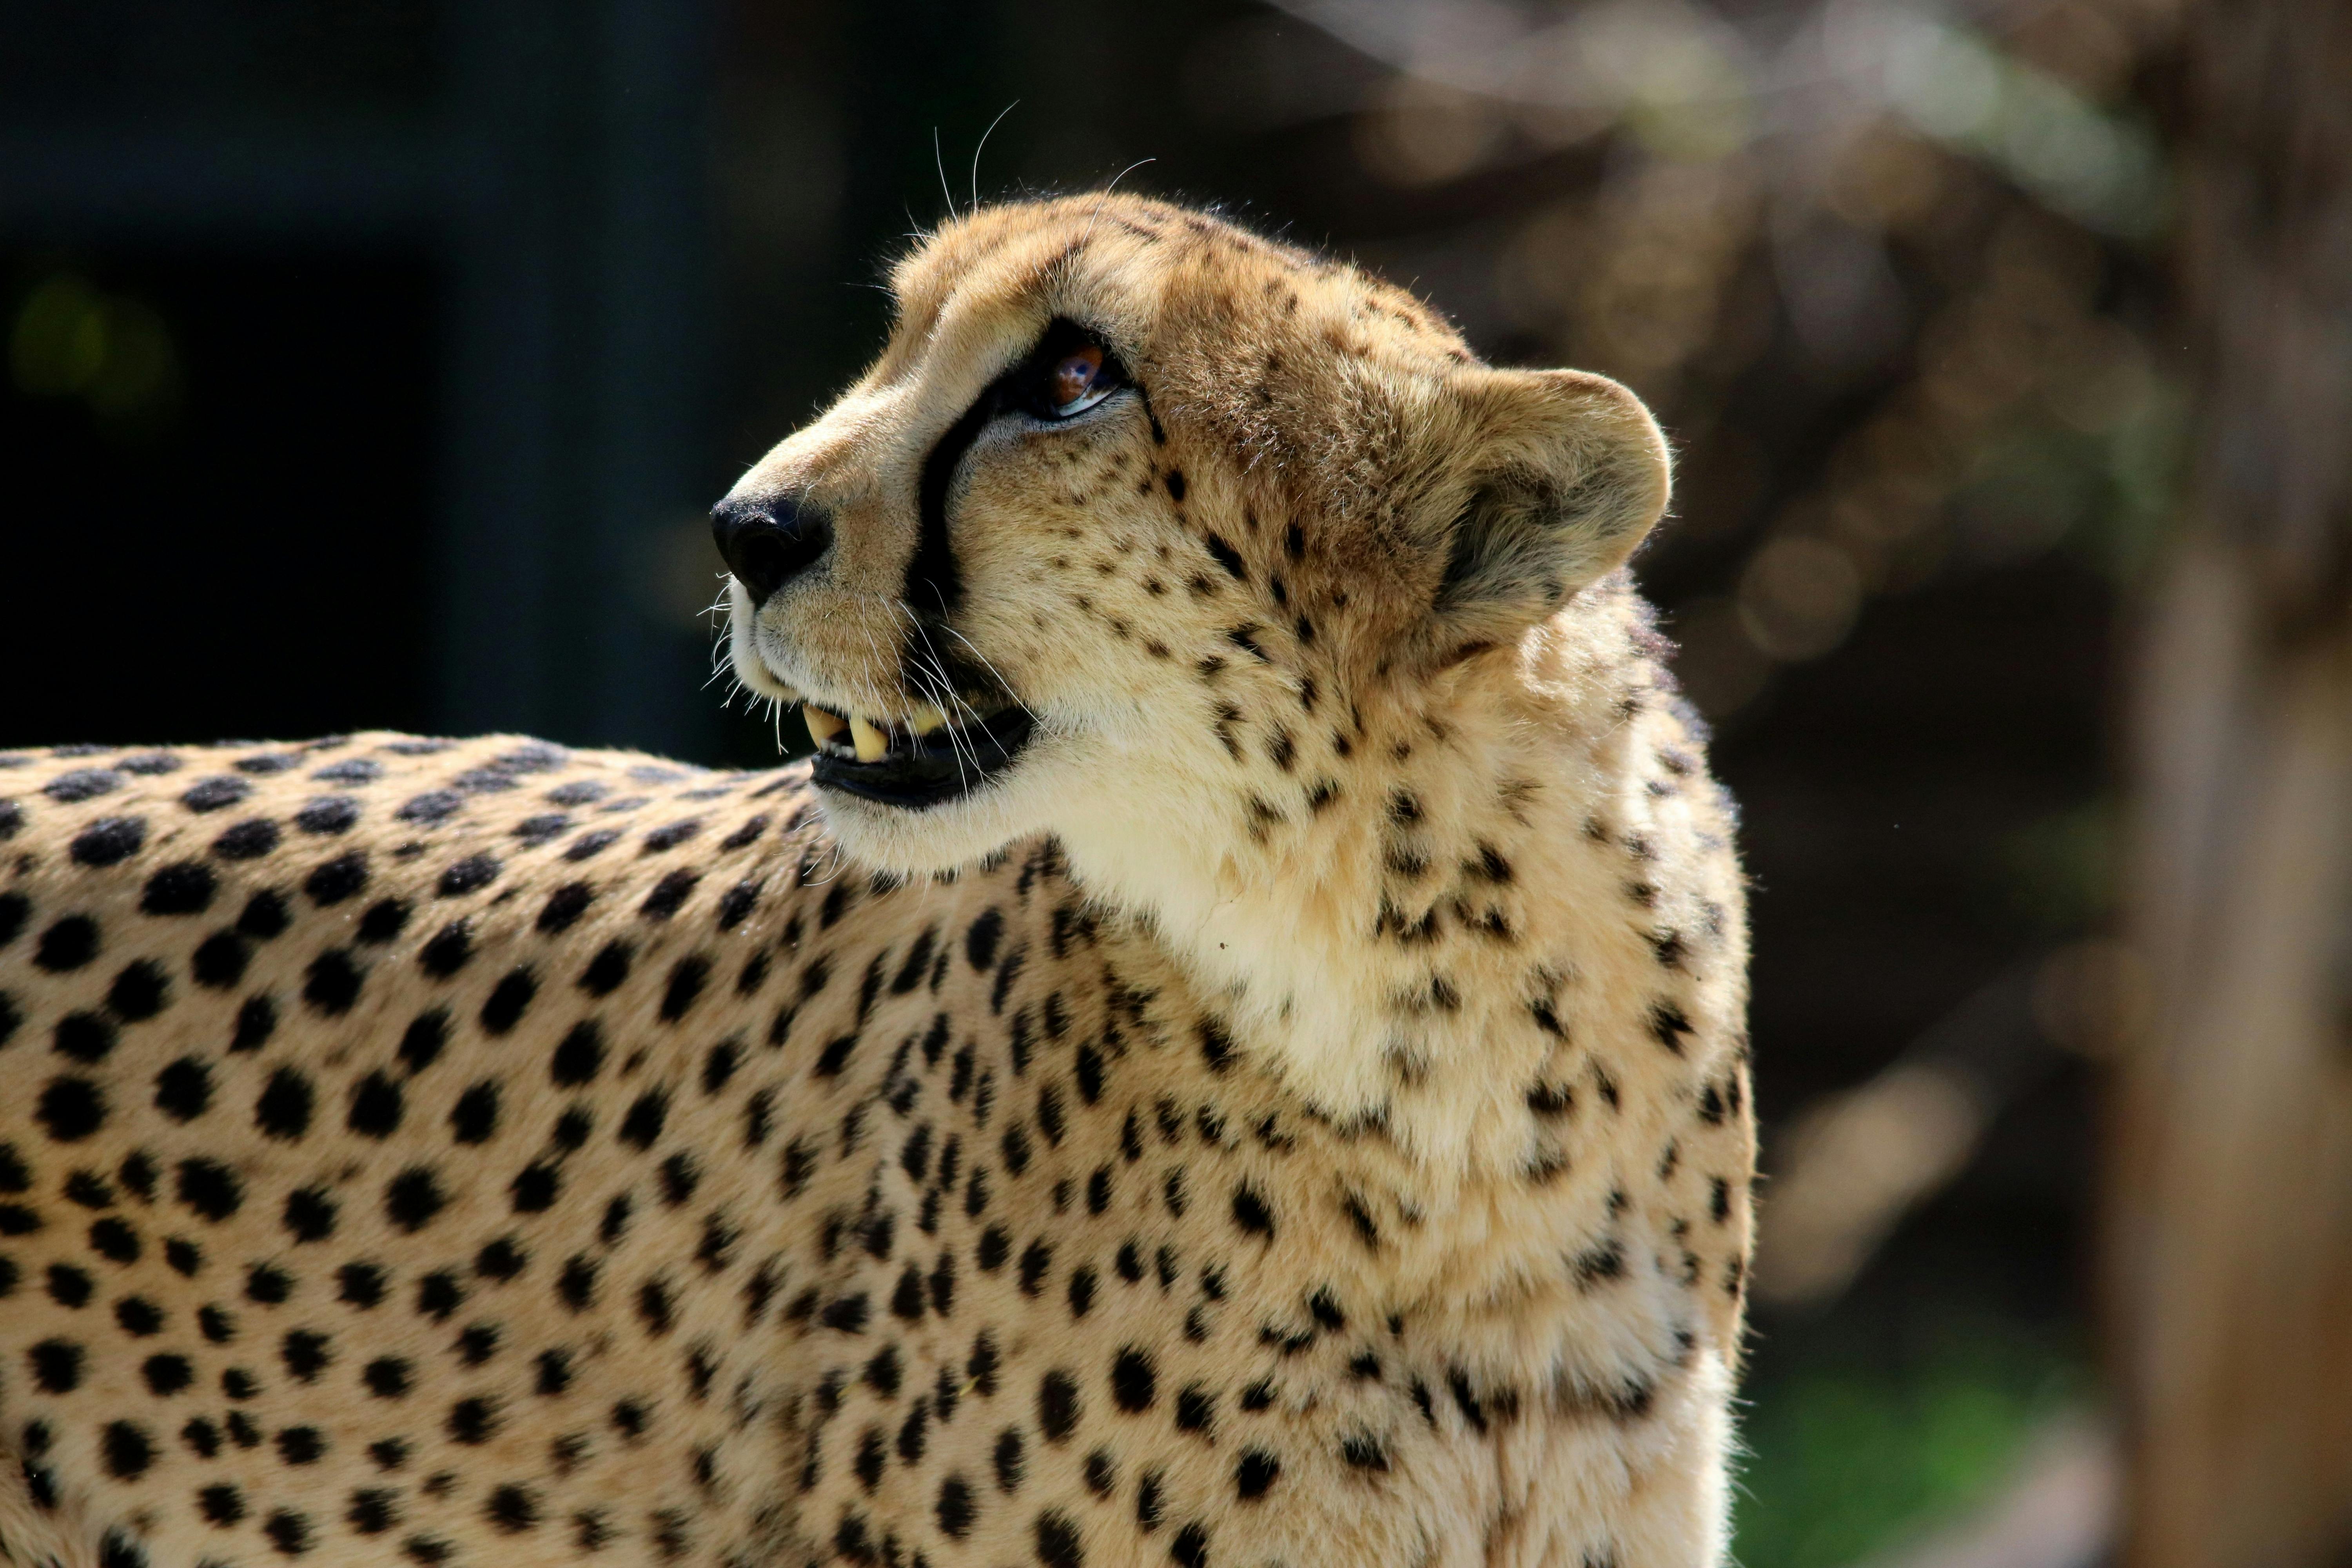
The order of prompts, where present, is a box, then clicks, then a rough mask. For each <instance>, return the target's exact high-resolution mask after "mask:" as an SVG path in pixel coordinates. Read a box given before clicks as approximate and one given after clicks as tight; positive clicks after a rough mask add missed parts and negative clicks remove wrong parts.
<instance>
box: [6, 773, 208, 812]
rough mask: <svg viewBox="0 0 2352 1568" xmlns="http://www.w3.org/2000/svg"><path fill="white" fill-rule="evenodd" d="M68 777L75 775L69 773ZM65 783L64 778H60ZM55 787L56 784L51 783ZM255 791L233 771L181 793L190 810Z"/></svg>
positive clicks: (194, 785)
mask: <svg viewBox="0 0 2352 1568" xmlns="http://www.w3.org/2000/svg"><path fill="white" fill-rule="evenodd" d="M66 776H67V777H68V778H70V777H72V776H73V775H72V774H70V773H68V775H66ZM58 782H59V783H63V782H64V781H63V780H59V781H58ZM50 787H51V788H53V789H54V788H55V787H56V785H54V784H53V785H51V786H50ZM252 793H253V785H252V784H251V783H250V782H249V781H247V780H245V779H241V778H238V777H236V775H235V774H232V773H221V774H217V775H215V776H214V777H212V778H208V779H198V780H197V781H196V782H195V783H194V784H190V785H189V786H188V787H187V789H186V790H185V791H184V792H183V793H182V794H181V795H180V804H181V805H184V806H186V807H187V808H188V809H189V810H190V811H194V812H207V811H219V810H222V809H224V808H225V807H227V806H232V805H236V803H237V802H238V801H241V800H243V799H244V798H245V797H246V796H247V795H251V794H252Z"/></svg>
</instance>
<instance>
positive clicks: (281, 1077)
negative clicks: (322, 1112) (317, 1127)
mask: <svg viewBox="0 0 2352 1568" xmlns="http://www.w3.org/2000/svg"><path fill="white" fill-rule="evenodd" d="M311 1098H312V1096H311V1089H310V1079H308V1078H305V1077H304V1076H303V1075H302V1074H301V1073H299V1072H298V1071H296V1070H295V1069H294V1068H278V1070H277V1071H276V1072H274V1073H272V1074H271V1075H270V1078H269V1082H268V1084H267V1085H266V1086H264V1087H263V1089H262V1091H261V1094H260V1097H259V1098H258V1099H257V1100H255V1101H254V1103H253V1124H254V1126H256V1127H257V1128H259V1129H260V1130H261V1131H262V1132H263V1133H265V1134H266V1135H268V1136H269V1137H271V1138H276V1139H279V1140H281V1141H283V1142H289V1143H290V1142H294V1141H295V1140H297V1139H299V1138H300V1137H301V1136H302V1135H303V1134H304V1133H305V1132H308V1131H310V1108H311Z"/></svg>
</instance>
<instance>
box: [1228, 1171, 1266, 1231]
mask: <svg viewBox="0 0 2352 1568" xmlns="http://www.w3.org/2000/svg"><path fill="white" fill-rule="evenodd" d="M1234 1224H1235V1225H1237V1226H1240V1227H1241V1228H1242V1229H1243V1230H1244V1232H1245V1233H1247V1234H1249V1235H1251V1236H1262V1237H1266V1238H1268V1239H1269V1240H1270V1239H1272V1238H1273V1236H1274V1211H1273V1210H1272V1209H1271V1208H1269V1207H1267V1206H1266V1201H1265V1194H1261V1193H1260V1192H1259V1191H1258V1190H1257V1189H1256V1188H1255V1187H1254V1186H1251V1185H1249V1184H1247V1183H1244V1184H1242V1185H1241V1186H1238V1187H1236V1188H1234Z"/></svg>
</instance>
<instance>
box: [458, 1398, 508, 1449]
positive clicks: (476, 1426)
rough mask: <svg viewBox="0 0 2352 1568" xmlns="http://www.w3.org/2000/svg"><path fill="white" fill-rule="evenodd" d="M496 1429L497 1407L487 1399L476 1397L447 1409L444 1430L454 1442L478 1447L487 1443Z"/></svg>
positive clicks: (461, 1401)
mask: <svg viewBox="0 0 2352 1568" xmlns="http://www.w3.org/2000/svg"><path fill="white" fill-rule="evenodd" d="M498 1428H499V1412H498V1406H497V1405H495V1404H494V1403H492V1402H491V1401H490V1400H488V1399H486V1398H483V1397H480V1396H478V1395H477V1396H476V1397H474V1398H471V1399H461V1400H459V1401H457V1404H455V1405H451V1406H450V1407H449V1419H448V1422H447V1423H446V1431H447V1432H448V1434H449V1436H450V1437H451V1438H452V1439H453V1440H454V1441H457V1442H459V1443H464V1444H466V1445H467V1446H468V1447H478V1446H479V1445H481V1444H483V1443H487V1442H488V1441H489V1440H490V1437H491V1436H492V1435H493V1434H495V1433H496V1432H497V1431H498Z"/></svg>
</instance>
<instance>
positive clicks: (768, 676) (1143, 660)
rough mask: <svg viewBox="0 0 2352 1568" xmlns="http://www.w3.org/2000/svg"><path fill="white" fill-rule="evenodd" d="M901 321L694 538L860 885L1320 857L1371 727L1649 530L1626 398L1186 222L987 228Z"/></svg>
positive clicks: (1661, 461)
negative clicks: (1370, 715)
mask: <svg viewBox="0 0 2352 1568" xmlns="http://www.w3.org/2000/svg"><path fill="white" fill-rule="evenodd" d="M891 292H892V295H893V298H894V301H895V305H896V321H895V324H894V327H893V330H892V331H891V334H890V338H889V341H888V342H887V346H886V347H885V348H884V350H883V352H882V354H881V357H880V358H879V359H878V360H877V361H876V363H874V365H873V367H872V368H871V369H870V370H868V371H867V372H866V374H865V375H864V377H863V378H862V379H860V380H859V381H858V382H857V383H856V384H855V385H854V386H852V387H851V388H850V389H849V390H848V391H847V392H846V393H845V394H844V395H842V396H841V398H840V399H839V401H837V402H836V403H835V404H834V405H832V406H831V407H830V408H829V409H828V410H826V411H825V412H824V415H823V416H820V417H819V418H818V419H817V420H816V421H815V422H814V423H813V424H811V425H810V426H807V427H806V428H804V429H803V430H801V431H799V432H798V433H797V434H795V435H793V436H792V437H789V438H787V439H786V440H784V441H783V442H782V444H780V445H779V446H777V447H775V448H774V449H773V450H772V451H771V452H769V453H768V454H767V455H766V456H765V457H764V458H761V460H760V461H759V462H758V463H757V464H756V465H755V466H754V467H753V468H751V470H750V471H749V472H748V473H746V474H745V475H744V476H743V478H742V479H741V480H740V482H739V483H738V484H737V485H736V486H735V487H734V489H732V490H731V491H730V493H729V495H728V496H727V498H726V499H725V500H723V501H722V502H721V503H720V504H719V507H718V508H717V509H716V510H715V511H714V513H713V519H714V527H715V530H716V533H717V537H718V540H719V548H720V552H721V553H722V554H723V555H724V557H725V558H726V560H727V563H728V564H729V566H730V568H731V570H732V574H733V575H732V579H731V582H730V586H729V588H728V597H729V603H730V656H731V658H732V662H733V666H734V670H735V673H736V674H737V675H738V676H739V677H740V679H741V680H742V681H743V683H744V684H745V685H746V686H748V687H750V688H751V689H752V690H753V691H755V692H757V693H760V694H761V695H763V696H767V697H771V698H774V699H776V700H779V701H782V702H786V703H791V702H804V703H805V704H806V705H807V717H808V721H809V725H810V729H811V731H812V733H813V734H814V736H815V738H816V739H817V741H818V742H819V752H818V754H817V757H816V760H815V763H814V777H815V782H816V784H817V785H818V786H819V788H820V790H821V791H822V798H823V799H824V803H825V806H826V810H827V813H828V816H829V817H830V819H831V822H832V825H833V826H834V829H835V834H836V835H837V837H839V839H840V841H841V842H842V844H843V845H844V847H845V849H846V850H847V851H848V852H849V853H850V854H851V855H852V856H853V857H854V858H858V859H861V860H863V861H865V862H866V863H867V864H869V865H872V866H875V867H877V868H887V869H893V870H900V871H926V870H941V869H946V868H951V867H953V866H956V865H959V864H962V863H965V862H968V861H970V860H971V859H973V858H978V857H982V856H984V855H986V854H987V853H989V852H991V851H992V850H994V849H996V848H998V847H1002V846H1003V845H1005V844H1008V843H1010V842H1011V841H1013V839H1015V838H1018V837H1023V836H1025V835H1028V834H1031V833H1035V832H1039V831H1055V832H1057V833H1062V834H1064V835H1065V836H1066V837H1068V836H1071V835H1073V834H1075V835H1076V836H1077V837H1080V838H1083V837H1085V828H1086V826H1087V823H1088V822H1089V821H1095V822H1098V823H1102V824H1105V825H1108V826H1109V827H1115V830H1116V831H1117V832H1118V833H1120V834H1123V835H1125V836H1126V837H1129V838H1133V837H1135V836H1136V835H1137V833H1138V831H1139V830H1141V831H1142V832H1144V833H1145V834H1147V835H1149V836H1151V837H1164V838H1165V840H1166V841H1167V842H1168V843H1170V844H1171V845H1190V846H1206V845H1218V844H1246V843H1248V842H1250V841H1252V840H1256V841H1259V842H1263V841H1265V839H1266V837H1268V836H1269V835H1270V834H1272V833H1275V832H1277V831H1279V827H1280V825H1281V824H1283V823H1286V822H1297V823H1302V824H1303V823H1306V822H1307V821H1308V820H1309V819H1311V818H1313V817H1315V816H1317V815H1318V813H1319V812H1321V811H1322V810H1323V808H1324V805H1325V803H1327V802H1328V800H1330V799H1331V798H1333V796H1334V795H1336V794H1337V793H1338V792H1339V790H1340V789H1341V788H1342V787H1343V784H1344V782H1345V781H1344V777H1343V775H1344V774H1345V773H1346V772H1347V770H1348V768H1349V757H1348V753H1349V752H1350V750H1351V749H1354V745H1355V743H1356V742H1359V741H1360V736H1361V732H1362V729H1363V726H1364V724H1365V722H1366V720H1365V714H1366V713H1367V711H1369V710H1373V709H1375V708H1377V707H1378V706H1379V704H1381V702H1382V701H1384V700H1389V699H1390V698H1391V697H1392V696H1394V695H1396V694H1398V693H1419V694H1421V695H1422V696H1424V697H1425V696H1426V694H1427V692H1428V690H1429V689H1431V688H1432V687H1433V684H1438V683H1443V682H1444V681H1446V680H1448V679H1454V680H1458V679H1460V677H1459V674H1458V672H1459V671H1460V670H1462V669H1463V668H1465V667H1469V666H1475V665H1477V664H1478V663H1479V662H1480V660H1481V658H1482V657H1489V658H1506V659H1507V657H1508V651H1509V650H1510V649H1511V648H1513V647H1516V646H1517V644H1518V642H1519V641H1520V639H1521V638H1522V637H1525V636H1526V635H1527V634H1528V632H1529V630H1530V628H1532V627H1534V626H1537V625H1538V623H1541V622H1544V621H1545V620H1547V619H1548V618H1549V617H1551V616H1554V615H1556V614H1557V613H1559V611H1560V610H1561V609H1562V608H1563V606H1565V605H1569V604H1570V602H1571V601H1572V600H1574V598H1575V597H1576V595H1578V594H1579V592H1580V590H1581V589H1583V588H1585V587H1586V586H1587V585H1588V584H1591V583H1593V582H1594V580H1595V579H1597V578H1599V577H1601V575H1603V574H1606V573H1608V572H1610V571H1612V569H1613V568H1615V567H1616V566H1618V565H1619V564H1620V563H1622V562H1623V561H1624V560H1625V559H1626V557H1627V556H1628V555H1629V554H1631V552H1633V549H1634V547H1635V545H1636V544H1638V543H1639V542H1640V541H1641V539H1642V538H1643V534H1644V533H1645V532H1647V531H1648V530H1649V528H1650V527H1651V525H1652V524H1653V522H1654V521H1655V520H1656V519H1657V517H1658V516H1659V514H1660V511H1661V510H1662V509H1663V507H1664V502H1665V496H1666V487H1667V463H1666V454H1665V447H1664V442H1663V440H1662V439H1661V437H1660V436H1659V433H1658V429H1657V426H1656V425H1655V424H1654V422H1653V421H1652V419H1651V418H1650V416H1649V415H1648V413H1647V412H1646V411H1645V410H1644V409H1643V407H1642V406H1641V405H1640V404H1639V402H1637V401H1636V400H1635V399H1634V397H1633V395H1631V394H1629V393H1628V392H1626V391H1625V390H1624V389H1623V388H1622V387H1621V386H1619V385H1617V384H1615V383H1613V382H1611V381H1608V380H1605V379H1603V378H1601V377H1599V376H1595V375H1588V374H1579V373H1575V372H1569V371H1518V370H1499V369H1495V368H1492V367H1490V366H1487V365H1486V364H1483V363H1479V361H1478V360H1476V359H1475V357H1474V356H1473V355H1472V354H1471V353H1470V352H1469V351H1468V350H1467V348H1465V345H1464V344H1463V342H1462V341H1461V339H1460V338H1459V336H1458V335H1457V334H1456V333H1455V332H1454V331H1453V330H1452V329H1451V328H1450V327H1449V326H1448V325H1447V324H1446V323H1445V322H1444V321H1442V320H1441V319H1440V318H1438V317H1437V316H1435V315H1434V314H1433V313H1432V312H1431V311H1430V310H1428V309H1427V308H1425V307H1424V306H1423V305H1422V304H1421V303H1420V302H1419V301H1418V300H1415V299H1413V298H1412V296H1411V295H1409V294H1407V293H1405V292H1403V291H1402V290H1400V289H1393V288H1391V287H1389V286H1387V285H1386V284H1383V283H1381V282H1379V281H1377V280H1375V279H1370V278H1368V277H1366V276H1365V275H1363V274H1361V273H1360V272H1358V271H1356V270H1355V269H1353V268H1349V267H1345V266H1339V265H1335V264H1332V263H1329V262H1325V261H1321V260H1318V259H1317V258H1313V257H1310V256H1308V255H1306V254H1304V253H1302V252H1299V251H1297V250H1295V249H1291V248H1289V247H1284V246H1280V245H1276V244H1273V243H1269V242H1268V241H1266V240H1264V239H1262V238H1259V237H1256V236H1254V235H1251V234H1248V233H1246V232H1244V231H1243V230H1241V229H1238V228H1235V227H1234V226H1230V225H1228V224H1226V223H1223V222H1221V221H1219V220H1217V219H1215V218H1213V217H1210V216H1204V215H1202V214H1200V213H1197V212H1193V211H1189V210H1185V209H1182V208H1179V207H1175V206H1171V205H1165V204H1161V203H1159V202H1154V201H1148V200H1143V199H1138V198H1131V197H1125V196H1118V197H1104V196H1099V195H1086V196H1078V197H1066V198H1061V199H1057V200H1049V201H1041V202H1034V203H1019V204H1009V205H1000V206H992V207H987V208H983V209H982V210H980V211H978V212H976V213H974V214H972V215H971V216H968V217H966V218H964V219H962V220H961V221H958V222H954V223H951V224H950V225H949V226H946V227H945V228H943V229H942V230H940V232H939V233H938V234H936V235H935V236H933V237H931V238H929V241H928V242H926V243H924V244H923V245H921V246H920V247H919V248H917V249H916V250H914V251H913V252H912V253H911V254H910V255H908V257H907V258H905V259H904V260H903V261H902V262H900V263H899V264H898V267H897V268H896V270H895V273H894V275H893V278H892V282H891Z"/></svg>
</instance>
